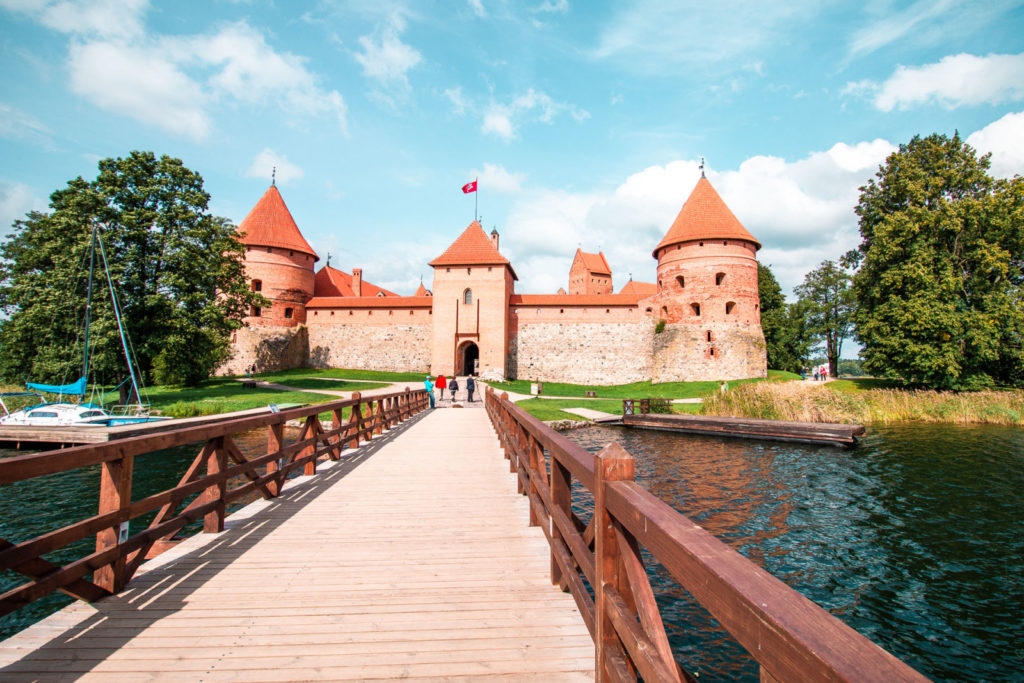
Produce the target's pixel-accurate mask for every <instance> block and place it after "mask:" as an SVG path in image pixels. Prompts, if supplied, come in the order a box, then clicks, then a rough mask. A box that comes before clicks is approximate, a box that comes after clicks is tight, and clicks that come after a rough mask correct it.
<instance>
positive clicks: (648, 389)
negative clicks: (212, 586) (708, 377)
mask: <svg viewBox="0 0 1024 683" xmlns="http://www.w3.org/2000/svg"><path fill="white" fill-rule="evenodd" d="M793 379H800V375H796V374H793V373H792V372H782V371H781V370H769V371H768V381H770V382H775V381H787V380H793ZM763 381H765V380H763V379H761V378H755V379H741V380H735V381H732V382H729V385H730V386H732V385H735V384H748V383H751V382H763ZM488 384H490V385H491V386H492V387H494V389H495V391H511V392H515V393H517V394H527V395H529V393H530V382H529V381H528V380H522V379H516V380H512V381H509V382H488ZM587 391H593V392H596V393H597V397H598V398H700V397H704V396H709V395H711V394H712V393H714V392H715V391H718V382H665V383H662V384H652V383H651V382H634V383H632V384H616V385H611V386H598V385H587V384H563V383H561V382H544V395H546V396H569V397H577V396H578V397H580V398H583V397H584V396H586V393H585V392H587Z"/></svg>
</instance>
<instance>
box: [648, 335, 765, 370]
mask: <svg viewBox="0 0 1024 683" xmlns="http://www.w3.org/2000/svg"><path fill="white" fill-rule="evenodd" d="M709 337H710V338H709ZM767 374H768V365H767V357H766V354H765V343H764V334H763V333H762V332H761V326H760V325H731V324H726V323H710V324H704V325H700V326H697V325H687V324H676V325H665V328H664V329H663V330H662V332H661V333H660V334H655V335H654V338H653V348H652V354H651V377H650V379H651V381H652V382H655V383H660V382H704V381H712V380H723V379H724V380H727V381H731V380H735V379H747V378H750V377H765V376H767Z"/></svg>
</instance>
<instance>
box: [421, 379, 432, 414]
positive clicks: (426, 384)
mask: <svg viewBox="0 0 1024 683" xmlns="http://www.w3.org/2000/svg"><path fill="white" fill-rule="evenodd" d="M423 388H424V389H426V390H427V398H429V399H430V407H431V408H433V407H434V383H433V382H431V381H430V375H427V378H426V379H425V380H423Z"/></svg>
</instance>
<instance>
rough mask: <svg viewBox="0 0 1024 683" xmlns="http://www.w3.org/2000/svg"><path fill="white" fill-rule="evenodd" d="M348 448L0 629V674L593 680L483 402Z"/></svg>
mask: <svg viewBox="0 0 1024 683" xmlns="http://www.w3.org/2000/svg"><path fill="white" fill-rule="evenodd" d="M352 453H353V455H350V456H349V457H347V458H343V459H342V461H341V462H340V463H336V464H334V466H333V467H328V466H322V467H321V472H320V474H318V475H317V476H315V477H308V478H305V481H304V482H303V483H301V484H299V485H291V488H286V489H285V491H284V493H283V494H282V495H281V496H280V497H279V498H276V499H274V500H271V501H259V502H257V503H254V504H252V505H250V506H248V507H247V508H246V509H244V510H242V511H240V512H239V513H236V514H235V515H232V516H231V517H229V518H228V520H229V525H228V529H227V530H226V531H225V532H224V533H222V534H208V535H202V534H201V535H199V536H197V537H193V538H192V539H189V540H188V541H186V542H184V543H182V544H180V545H179V546H178V547H177V548H175V549H174V550H172V551H170V552H168V553H165V554H164V555H162V556H161V557H160V558H157V560H154V561H152V562H150V563H148V564H149V565H151V568H148V569H147V571H145V573H141V574H139V575H138V576H137V578H136V579H135V580H133V581H132V583H131V584H130V585H129V587H128V589H127V590H126V591H124V592H122V593H121V594H120V595H117V596H114V597H111V598H107V599H105V600H102V601H100V602H98V603H96V604H94V605H88V604H85V603H76V604H74V605H72V606H70V607H68V608H67V609H65V610H63V611H61V612H59V613H57V614H55V615H53V616H51V617H49V618H47V619H45V620H43V621H41V622H39V623H38V624H36V625H34V626H32V627H30V628H29V629H26V630H25V631H23V632H22V633H21V634H18V635H16V636H14V637H13V638H10V639H8V640H6V641H3V642H0V679H2V680H4V681H20V680H39V679H40V678H43V679H46V680H83V679H84V680H103V681H115V680H132V681H139V680H153V679H173V680H177V681H180V680H201V681H214V680H216V681H222V680H228V681H292V680H346V679H347V680H352V679H358V680H371V679H386V678H409V679H418V680H438V679H445V680H451V679H460V678H461V679H474V680H478V679H488V678H490V679H501V680H538V681H541V680H542V681H555V680H574V681H575V680H593V675H594V672H593V666H594V647H593V642H592V640H591V637H590V634H589V633H588V631H587V628H586V626H585V625H584V623H583V620H582V617H581V616H580V614H579V612H578V611H577V609H576V606H575V603H574V602H573V599H572V597H570V596H569V595H568V594H565V593H562V592H561V591H559V590H558V589H557V588H556V587H553V586H552V585H551V582H550V578H549V559H548V558H549V555H548V547H547V543H546V541H545V539H544V536H543V534H542V532H541V530H540V529H539V528H536V527H533V528H531V527H529V526H527V522H528V519H529V513H528V509H527V501H526V498H525V497H523V496H520V495H517V494H516V483H515V479H514V476H513V475H511V474H510V473H509V472H508V464H507V461H505V460H504V459H503V458H502V454H501V450H500V448H499V446H498V442H497V439H496V438H495V436H494V433H493V431H492V430H491V427H490V424H489V423H488V420H487V417H486V414H485V412H484V411H483V410H482V409H479V408H477V407H472V408H466V409H461V410H460V409H446V410H441V409H438V410H433V411H428V412H427V413H426V414H424V416H422V417H421V418H414V419H413V420H410V421H409V422H407V423H405V424H403V425H401V426H399V427H398V428H396V429H395V430H393V431H391V432H390V433H388V434H385V435H384V436H383V437H378V438H376V439H374V441H373V443H372V444H369V445H368V446H364V447H363V448H362V449H360V451H358V452H356V451H353V452H352Z"/></svg>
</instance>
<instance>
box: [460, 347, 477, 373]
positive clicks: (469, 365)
mask: <svg viewBox="0 0 1024 683" xmlns="http://www.w3.org/2000/svg"><path fill="white" fill-rule="evenodd" d="M479 365H480V347H478V346H477V345H476V344H475V343H474V342H466V343H465V344H463V345H462V347H461V348H460V349H459V363H458V370H457V374H459V375H476V374H478V373H479V371H480V367H479Z"/></svg>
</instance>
